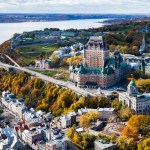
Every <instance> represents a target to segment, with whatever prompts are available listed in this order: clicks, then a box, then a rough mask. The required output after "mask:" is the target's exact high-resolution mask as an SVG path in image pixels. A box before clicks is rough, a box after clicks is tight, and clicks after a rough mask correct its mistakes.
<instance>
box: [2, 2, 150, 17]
mask: <svg viewBox="0 0 150 150" xmlns="http://www.w3.org/2000/svg"><path fill="white" fill-rule="evenodd" d="M149 8H150V0H0V13H88V14H89V13H92V14H135V13H136V14H150V10H149Z"/></svg>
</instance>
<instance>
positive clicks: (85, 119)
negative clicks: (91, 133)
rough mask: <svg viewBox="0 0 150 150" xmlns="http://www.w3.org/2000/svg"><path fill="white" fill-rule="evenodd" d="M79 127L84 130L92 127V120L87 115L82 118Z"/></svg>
mask: <svg viewBox="0 0 150 150" xmlns="http://www.w3.org/2000/svg"><path fill="white" fill-rule="evenodd" d="M79 125H80V126H81V127H82V128H83V130H85V128H89V127H90V120H89V118H88V116H87V114H85V115H82V116H80V120H79Z"/></svg>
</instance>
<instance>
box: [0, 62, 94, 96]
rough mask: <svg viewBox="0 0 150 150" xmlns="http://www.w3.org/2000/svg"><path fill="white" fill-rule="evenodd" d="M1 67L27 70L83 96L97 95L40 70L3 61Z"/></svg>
mask: <svg viewBox="0 0 150 150" xmlns="http://www.w3.org/2000/svg"><path fill="white" fill-rule="evenodd" d="M0 67H1V68H4V69H6V68H13V69H14V70H18V71H24V72H27V73H29V74H31V75H32V76H35V77H37V78H40V79H42V80H43V81H46V82H51V83H53V84H55V85H58V86H61V87H64V88H68V89H71V90H72V91H74V92H75V93H77V94H79V95H82V96H96V94H93V93H91V92H89V91H86V90H84V89H81V88H79V87H77V86H75V85H73V84H71V83H69V82H65V81H61V80H56V79H54V78H52V77H49V76H47V75H44V74H41V73H38V72H35V71H32V70H29V69H27V68H23V67H16V66H12V65H8V64H4V63H2V62H0Z"/></svg>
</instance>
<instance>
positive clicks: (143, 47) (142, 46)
mask: <svg viewBox="0 0 150 150" xmlns="http://www.w3.org/2000/svg"><path fill="white" fill-rule="evenodd" d="M145 47H146V42H145V35H143V40H142V45H141V46H140V50H139V52H140V54H142V53H143V52H144V51H145Z"/></svg>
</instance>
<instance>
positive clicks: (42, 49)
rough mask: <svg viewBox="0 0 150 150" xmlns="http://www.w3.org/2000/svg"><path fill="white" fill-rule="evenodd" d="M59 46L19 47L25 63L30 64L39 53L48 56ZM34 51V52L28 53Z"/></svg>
mask: <svg viewBox="0 0 150 150" xmlns="http://www.w3.org/2000/svg"><path fill="white" fill-rule="evenodd" d="M58 48H59V46H58V45H51V46H50V45H32V46H25V47H20V48H18V49H19V50H20V52H22V53H21V58H22V60H23V62H24V63H25V64H29V63H31V62H32V61H34V60H35V59H36V57H37V56H39V55H41V54H42V55H46V56H47V57H49V56H51V54H52V53H53V52H54V51H55V50H57V49H58ZM27 52H33V53H27Z"/></svg>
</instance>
